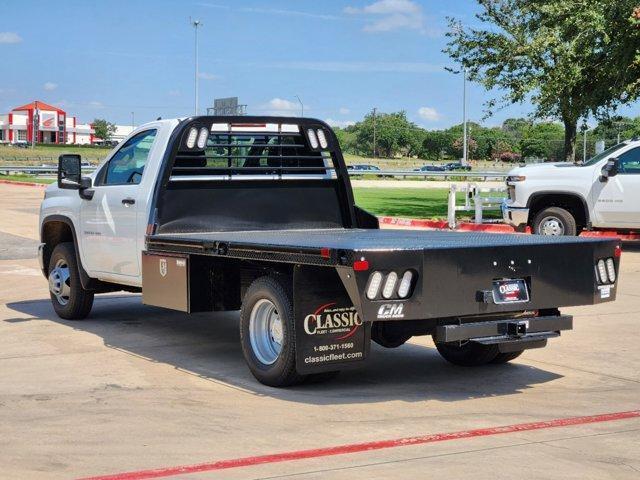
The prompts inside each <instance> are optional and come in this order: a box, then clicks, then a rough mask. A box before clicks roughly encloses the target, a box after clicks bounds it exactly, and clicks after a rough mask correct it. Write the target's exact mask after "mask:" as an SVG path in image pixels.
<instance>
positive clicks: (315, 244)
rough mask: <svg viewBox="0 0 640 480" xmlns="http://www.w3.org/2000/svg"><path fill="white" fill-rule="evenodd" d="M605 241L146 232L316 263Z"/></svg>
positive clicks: (168, 241) (160, 243)
mask: <svg viewBox="0 0 640 480" xmlns="http://www.w3.org/2000/svg"><path fill="white" fill-rule="evenodd" d="M608 242H610V240H604V239H593V238H577V237H545V236H538V235H521V234H495V233H483V232H474V233H461V232H447V231H415V230H375V229H358V228H350V229H345V228H336V229H310V230H307V229H305V230H255V231H228V232H196V233H170V234H169V233H166V234H155V235H151V236H149V237H147V249H148V250H149V251H164V252H167V251H169V252H179V253H194V254H206V255H224V256H229V257H236V258H254V257H256V255H258V254H261V255H265V256H262V257H260V258H262V259H269V258H268V257H269V256H273V255H277V259H278V260H281V261H287V259H286V258H283V257H286V256H287V255H293V257H292V259H291V260H292V261H296V262H298V261H300V262H302V263H311V264H316V265H332V264H333V265H335V264H337V263H339V262H338V258H337V256H335V255H331V257H330V258H326V255H325V258H319V257H320V256H321V251H322V250H323V249H329V250H331V251H342V252H345V253H347V254H350V255H349V256H351V255H353V254H356V253H364V252H380V251H418V250H421V251H424V250H452V249H470V248H471V249H474V248H502V247H523V246H529V247H535V246H547V247H549V246H553V245H563V246H569V245H577V244H585V243H588V244H594V243H600V244H604V243H608Z"/></svg>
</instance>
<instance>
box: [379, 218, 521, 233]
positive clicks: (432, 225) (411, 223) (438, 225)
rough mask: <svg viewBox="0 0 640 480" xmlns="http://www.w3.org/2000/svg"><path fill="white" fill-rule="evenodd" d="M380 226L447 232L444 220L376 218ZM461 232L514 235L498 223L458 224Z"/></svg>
mask: <svg viewBox="0 0 640 480" xmlns="http://www.w3.org/2000/svg"><path fill="white" fill-rule="evenodd" d="M378 219H379V220H380V224H381V225H394V226H398V227H411V228H424V229H428V230H449V224H448V223H447V222H446V220H420V219H414V218H396V217H378ZM455 230H456V231H461V232H495V233H515V230H514V229H513V227H511V226H510V225H504V224H500V223H489V224H486V223H485V224H477V223H460V224H458V226H457V227H456V228H455Z"/></svg>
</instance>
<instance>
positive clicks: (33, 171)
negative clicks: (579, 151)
mask: <svg viewBox="0 0 640 480" xmlns="http://www.w3.org/2000/svg"><path fill="white" fill-rule="evenodd" d="M96 168H97V167H95V166H84V167H82V171H83V172H93V171H94V170H95V169H96ZM57 172H58V167H57V166H56V165H51V166H49V165H45V166H16V165H6V166H2V165H0V173H3V174H5V175H7V174H10V173H14V174H16V173H17V174H25V175H55V174H57ZM349 175H350V176H351V177H359V176H363V175H376V176H378V177H383V178H384V177H402V178H407V177H414V178H424V179H427V178H442V179H444V180H448V179H450V178H452V177H455V178H464V179H466V180H469V179H472V178H473V179H484V180H488V179H496V180H504V179H505V178H507V175H508V174H507V173H506V172H473V171H471V172H467V171H455V170H451V171H446V172H419V171H418V172H416V171H415V170H349Z"/></svg>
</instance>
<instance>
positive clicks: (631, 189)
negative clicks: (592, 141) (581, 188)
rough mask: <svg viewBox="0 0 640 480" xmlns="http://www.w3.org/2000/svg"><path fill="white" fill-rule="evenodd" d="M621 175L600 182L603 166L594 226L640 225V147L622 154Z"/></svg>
mask: <svg viewBox="0 0 640 480" xmlns="http://www.w3.org/2000/svg"><path fill="white" fill-rule="evenodd" d="M618 162H619V163H618V174H617V175H615V176H613V177H610V178H609V179H608V180H607V181H606V182H601V181H600V175H601V172H600V168H598V169H596V172H595V178H594V188H593V194H594V202H593V204H594V215H593V216H594V218H593V221H592V223H593V226H595V227H606V228H640V147H638V148H633V149H631V150H628V151H626V152H624V153H622V154H620V155H619V156H618Z"/></svg>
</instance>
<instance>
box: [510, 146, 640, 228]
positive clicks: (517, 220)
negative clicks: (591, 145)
mask: <svg viewBox="0 0 640 480" xmlns="http://www.w3.org/2000/svg"><path fill="white" fill-rule="evenodd" d="M506 182H507V189H508V193H509V197H508V200H506V201H505V203H504V204H503V217H504V220H505V222H506V223H508V224H510V225H513V226H514V227H515V228H516V229H518V230H524V229H525V228H526V227H530V228H531V229H532V231H533V232H534V233H536V234H540V235H578V234H579V233H580V232H581V231H583V230H591V229H608V230H635V229H640V141H638V140H629V141H625V142H622V143H619V144H617V145H615V146H613V147H611V148H609V149H608V150H605V151H604V152H602V153H600V154H598V155H596V156H595V157H593V158H591V159H590V160H589V161H587V162H585V163H583V164H571V163H542V164H535V165H527V166H524V167H518V168H515V169H513V170H511V171H510V172H509V176H508V177H507V181H506Z"/></svg>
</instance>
